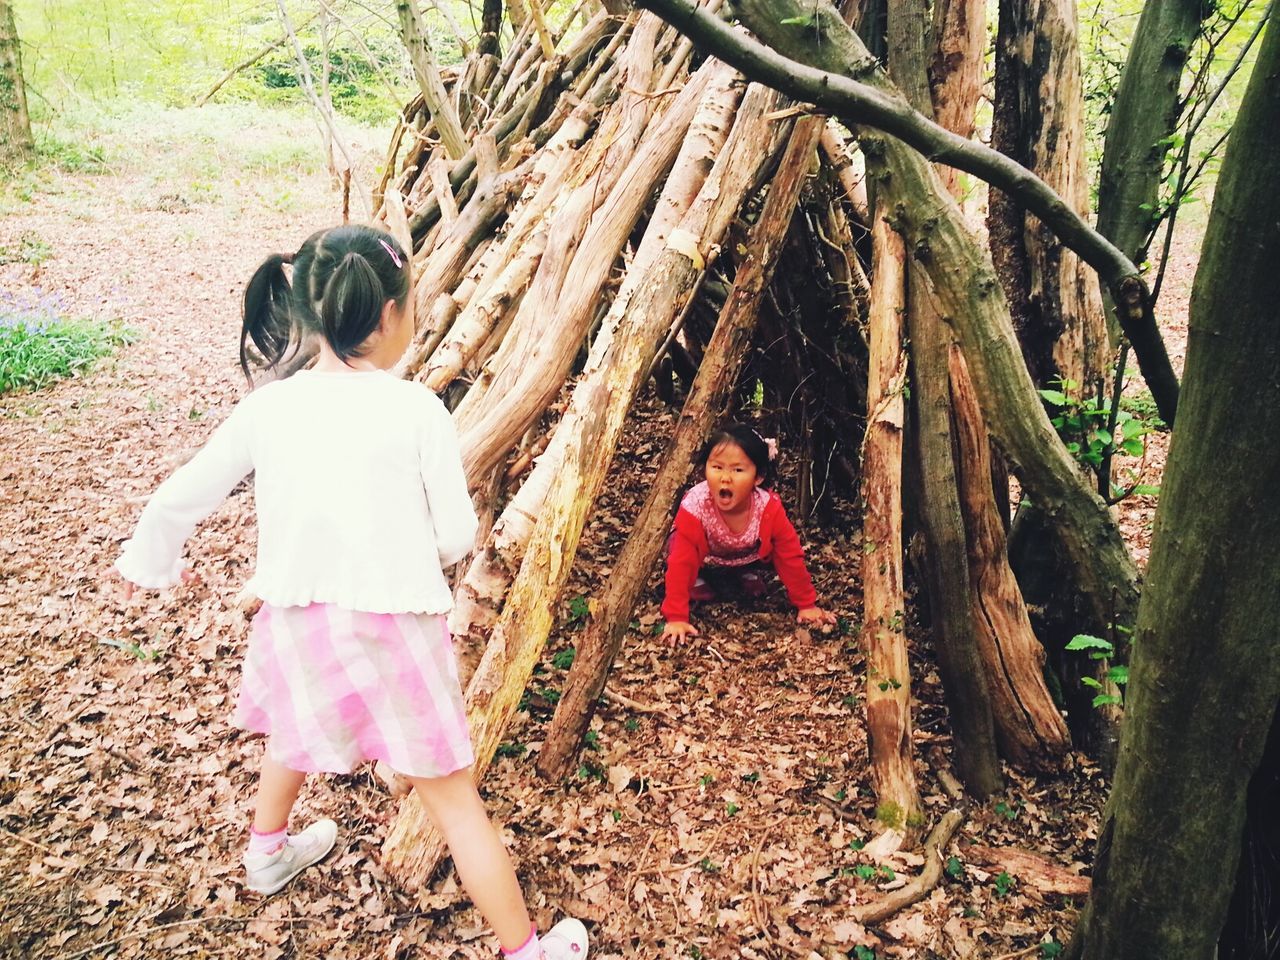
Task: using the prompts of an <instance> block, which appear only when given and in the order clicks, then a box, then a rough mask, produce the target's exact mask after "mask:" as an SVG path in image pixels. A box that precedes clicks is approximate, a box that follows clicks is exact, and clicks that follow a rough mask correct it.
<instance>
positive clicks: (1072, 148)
mask: <svg viewBox="0 0 1280 960" xmlns="http://www.w3.org/2000/svg"><path fill="white" fill-rule="evenodd" d="M1077 33H1078V30H1077V25H1076V5H1075V3H1074V2H1072V0H1002V2H1001V3H1000V24H999V31H998V33H997V37H996V87H995V89H996V98H995V111H994V119H993V123H992V129H991V140H992V145H993V146H995V147H996V148H997V149H998V150H1000V152H1002V153H1004V154H1006V155H1008V156H1010V157H1012V158H1013V159H1014V160H1017V161H1018V162H1019V163H1020V164H1022V165H1023V166H1024V167H1026V168H1027V169H1028V170H1031V171H1033V172H1035V174H1036V175H1037V176H1039V177H1040V178H1041V179H1042V180H1044V181H1045V183H1047V184H1048V185H1049V186H1050V187H1052V188H1053V189H1054V190H1055V191H1056V192H1057V193H1058V195H1059V196H1060V197H1062V199H1063V201H1064V202H1065V203H1067V204H1069V205H1070V206H1071V207H1072V208H1073V209H1074V210H1075V212H1076V213H1077V214H1079V215H1080V216H1081V217H1082V218H1085V217H1087V216H1088V213H1089V183H1088V177H1087V175H1086V172H1085V150H1084V146H1085V145H1084V99H1083V90H1082V85H1081V79H1080V50H1079V43H1078V39H1077ZM988 224H989V226H990V232H991V240H992V243H991V248H992V256H993V258H994V261H995V266H996V272H997V273H998V274H999V275H1000V280H1001V282H1002V283H1003V284H1004V288H1005V293H1006V295H1007V296H1008V298H1009V305H1010V311H1011V313H1012V316H1013V326H1014V329H1015V330H1017V332H1018V339H1019V341H1020V342H1021V343H1022V349H1023V354H1024V356H1025V357H1026V359H1027V367H1028V369H1029V370H1030V371H1031V378H1032V379H1033V380H1034V381H1036V383H1038V384H1040V385H1042V386H1045V385H1048V384H1049V383H1050V381H1052V380H1054V379H1055V378H1058V377H1063V378H1067V379H1071V380H1073V381H1075V382H1076V383H1077V384H1080V385H1084V386H1085V388H1086V389H1089V390H1090V391H1092V388H1093V385H1094V384H1095V383H1096V382H1097V381H1098V380H1100V379H1101V378H1102V377H1103V376H1104V374H1105V371H1106V369H1107V367H1108V363H1109V358H1110V349H1109V343H1108V338H1107V327H1106V320H1105V319H1104V317H1103V313H1102V295H1101V291H1100V290H1099V286H1098V277H1097V274H1096V273H1095V272H1094V271H1093V270H1091V269H1089V267H1088V266H1087V265H1086V264H1084V263H1082V262H1081V260H1080V258H1079V257H1078V256H1076V255H1075V254H1074V253H1073V252H1071V251H1070V250H1067V249H1065V248H1064V247H1063V245H1062V242H1061V241H1060V240H1059V239H1058V238H1057V237H1056V236H1055V235H1054V234H1053V232H1052V231H1051V230H1050V229H1049V228H1048V227H1046V226H1045V225H1044V224H1043V223H1041V222H1040V220H1039V219H1038V218H1036V217H1035V216H1033V215H1030V214H1028V213H1027V211H1026V210H1025V209H1023V207H1022V204H1020V203H1019V202H1018V201H1017V200H1016V199H1015V198H1014V197H1011V196H1009V195H1007V194H1005V193H1003V192H1001V191H998V190H997V191H993V192H992V193H991V197H990V214H989V216H988Z"/></svg>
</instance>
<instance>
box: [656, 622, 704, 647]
mask: <svg viewBox="0 0 1280 960" xmlns="http://www.w3.org/2000/svg"><path fill="white" fill-rule="evenodd" d="M697 635H698V628H697V627H695V626H694V625H693V624H692V623H685V622H684V621H683V620H672V621H670V622H669V623H668V624H667V625H666V626H664V627H663V628H662V639H663V640H665V641H666V642H667V646H668V647H678V646H680V644H681V643H683V642H684V640H685V638H687V637H696V636H697Z"/></svg>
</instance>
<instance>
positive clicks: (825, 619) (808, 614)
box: [796, 607, 838, 631]
mask: <svg viewBox="0 0 1280 960" xmlns="http://www.w3.org/2000/svg"><path fill="white" fill-rule="evenodd" d="M837 619H838V618H837V617H836V615H835V614H834V613H832V612H831V611H830V610H823V609H822V608H821V607H805V608H804V609H803V610H801V611H799V612H798V613H797V614H796V622H797V623H803V624H813V625H814V626H816V627H820V628H822V629H823V630H824V631H825V630H828V629H830V628H831V627H834V626H835V625H836V622H837Z"/></svg>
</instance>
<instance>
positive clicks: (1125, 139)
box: [1098, 0, 1212, 263]
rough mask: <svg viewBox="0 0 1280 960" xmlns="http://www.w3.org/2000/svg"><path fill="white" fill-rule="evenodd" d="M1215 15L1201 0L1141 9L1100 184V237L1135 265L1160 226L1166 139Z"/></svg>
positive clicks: (1115, 105)
mask: <svg viewBox="0 0 1280 960" xmlns="http://www.w3.org/2000/svg"><path fill="white" fill-rule="evenodd" d="M1211 9H1212V7H1210V6H1209V5H1207V4H1205V3H1203V2H1202V0H1161V2H1159V3H1146V4H1143V6H1142V15H1141V17H1139V19H1138V26H1137V29H1136V30H1135V31H1134V34H1133V40H1132V42H1131V43H1130V45H1129V56H1128V58H1127V59H1126V60H1125V65H1124V70H1123V72H1122V73H1121V74H1120V86H1119V88H1118V89H1117V90H1116V99H1115V103H1113V104H1112V106H1111V117H1110V120H1109V122H1108V123H1107V137H1106V144H1105V146H1104V148H1103V154H1102V170H1101V172H1100V174H1099V177H1098V232H1100V233H1101V234H1102V235H1103V236H1104V237H1107V238H1108V239H1109V240H1110V241H1111V242H1112V243H1114V244H1115V245H1116V246H1117V247H1119V248H1120V250H1121V251H1122V252H1123V253H1124V254H1125V255H1126V256H1127V257H1128V258H1129V259H1130V260H1133V261H1134V262H1135V263H1138V262H1141V261H1142V260H1143V259H1144V254H1145V253H1146V249H1147V244H1148V243H1149V242H1150V240H1151V232H1152V230H1153V228H1154V226H1155V222H1156V209H1157V203H1158V194H1159V190H1160V180H1161V173H1162V171H1163V167H1164V158H1165V155H1166V154H1167V153H1168V151H1169V141H1168V137H1169V135H1170V134H1171V133H1173V131H1174V130H1175V128H1176V127H1177V125H1178V118H1179V116H1180V115H1181V112H1182V100H1181V89H1180V88H1181V83H1182V71H1183V68H1184V67H1185V66H1186V63H1187V57H1188V56H1190V54H1191V45H1192V44H1193V43H1194V42H1195V38H1196V34H1197V33H1198V32H1199V30H1200V22H1201V18H1202V17H1204V16H1205V15H1206V14H1207V13H1208V11H1210V10H1211Z"/></svg>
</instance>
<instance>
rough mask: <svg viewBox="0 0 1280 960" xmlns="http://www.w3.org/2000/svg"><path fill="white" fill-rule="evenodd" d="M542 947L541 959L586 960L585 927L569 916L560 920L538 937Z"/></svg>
mask: <svg viewBox="0 0 1280 960" xmlns="http://www.w3.org/2000/svg"><path fill="white" fill-rule="evenodd" d="M538 946H540V947H541V948H542V960H586V958H587V928H586V927H584V926H583V925H582V921H581V920H574V919H573V918H572V917H569V918H568V919H566V920H561V921H560V922H559V923H557V924H556V925H555V926H554V927H552V928H551V929H550V930H548V931H547V935H546V936H545V937H539V938H538Z"/></svg>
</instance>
